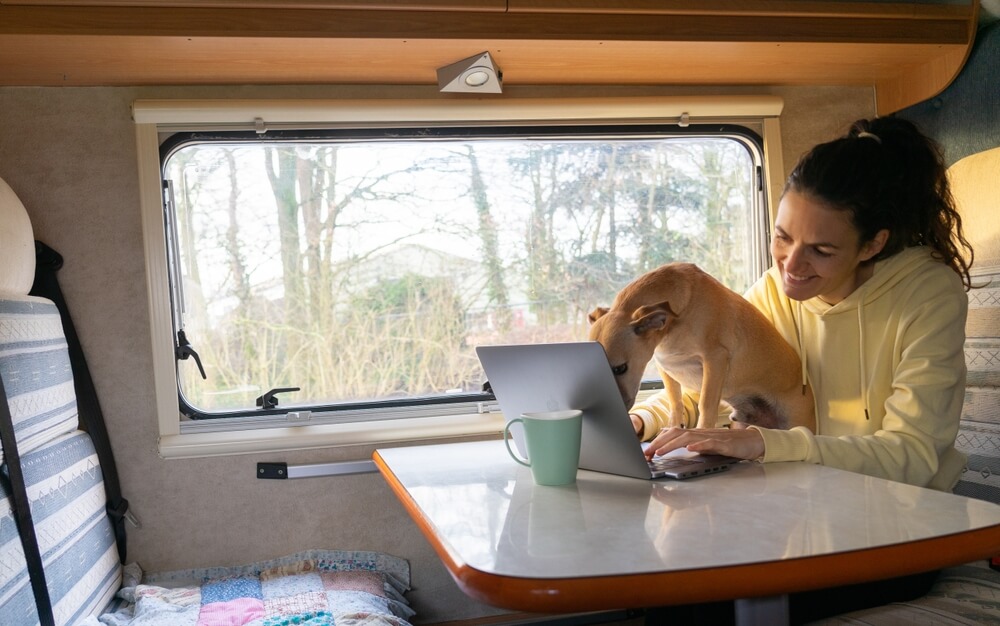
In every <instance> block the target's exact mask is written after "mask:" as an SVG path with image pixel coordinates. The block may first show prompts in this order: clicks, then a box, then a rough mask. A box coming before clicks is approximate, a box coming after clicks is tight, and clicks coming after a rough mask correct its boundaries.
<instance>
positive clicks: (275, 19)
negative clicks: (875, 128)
mask: <svg viewBox="0 0 1000 626" xmlns="http://www.w3.org/2000/svg"><path fill="white" fill-rule="evenodd" d="M391 15H392V18H391V19H386V18H387V13H386V12H385V11H353V10H345V11H338V10H280V9H220V8H203V9H195V8H177V9H174V8H160V7H51V6H9V5H4V6H0V34H49V35H144V36H170V35H175V36H189V37H232V36H258V37H304V38H305V37H309V38H313V37H348V38H353V39H367V38H378V39H381V38H388V39H397V38H398V39H543V40H560V41H562V40H601V41H720V42H730V41H773V42H779V41H780V42H792V41H800V42H805V41H814V42H816V41H826V42H844V43H847V42H857V43H940V44H951V43H963V42H965V41H967V39H968V33H969V28H970V25H969V20H968V19H954V18H950V17H935V18H929V19H920V20H915V19H892V18H886V17H876V18H872V19H863V20H859V19H857V18H855V17H837V18H824V17H814V16H805V17H798V16H791V17H781V16H715V15H630V14H589V13H587V14H557V13H502V14H498V13H480V12H446V11H394V12H392V13H391Z"/></svg>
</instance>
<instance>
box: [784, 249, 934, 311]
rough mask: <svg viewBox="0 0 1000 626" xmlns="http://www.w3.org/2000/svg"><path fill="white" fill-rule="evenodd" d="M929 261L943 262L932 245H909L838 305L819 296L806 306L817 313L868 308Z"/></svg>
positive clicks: (884, 262)
mask: <svg viewBox="0 0 1000 626" xmlns="http://www.w3.org/2000/svg"><path fill="white" fill-rule="evenodd" d="M928 263H940V261H938V260H936V259H935V258H934V257H933V256H932V255H931V250H930V249H929V248H927V247H924V246H917V247H913V248H906V249H904V250H903V251H902V252H900V253H898V254H894V255H893V256H891V257H889V258H888V259H883V260H881V261H877V262H876V263H875V270H874V272H873V273H872V276H871V278H869V279H868V280H866V281H865V282H864V283H863V284H862V285H861V286H860V287H858V288H857V289H855V290H854V291H853V292H852V293H851V294H850V295H849V296H847V297H846V298H844V299H843V300H841V301H840V302H838V303H837V304H832V305H831V304H827V303H826V302H823V300H821V299H820V298H818V297H816V298H810V299H808V300H805V301H803V302H802V306H803V307H804V308H805V309H806V310H808V311H809V312H810V313H813V314H815V315H837V314H840V313H849V312H852V311H855V310H856V309H859V308H864V305H865V304H867V303H871V302H874V301H875V300H878V299H879V298H881V297H883V296H885V295H886V294H887V293H890V292H891V291H892V289H893V288H894V287H895V286H896V285H898V284H899V283H900V282H902V281H904V280H906V279H907V277H909V276H911V275H913V274H917V273H919V272H920V271H921V270H922V268H923V266H924V265H926V264H928Z"/></svg>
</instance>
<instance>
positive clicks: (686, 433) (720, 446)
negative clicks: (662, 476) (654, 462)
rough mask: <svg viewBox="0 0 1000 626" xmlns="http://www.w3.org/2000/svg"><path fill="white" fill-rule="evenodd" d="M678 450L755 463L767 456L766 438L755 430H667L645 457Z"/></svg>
mask: <svg viewBox="0 0 1000 626" xmlns="http://www.w3.org/2000/svg"><path fill="white" fill-rule="evenodd" d="M677 448H687V449H688V450H689V451H691V452H698V453H701V454H721V455H724V456H731V457H735V458H737V459H746V460H748V461H753V460H756V459H759V458H760V457H762V456H764V438H763V437H761V436H760V433H759V432H757V430H756V429H754V428H741V429H732V428H664V429H663V430H661V431H660V433H659V434H658V435H656V437H655V438H654V439H653V440H652V441H651V442H650V443H649V447H648V448H646V456H647V457H649V458H652V457H653V455H657V454H666V453H667V452H670V451H671V450H676V449H677Z"/></svg>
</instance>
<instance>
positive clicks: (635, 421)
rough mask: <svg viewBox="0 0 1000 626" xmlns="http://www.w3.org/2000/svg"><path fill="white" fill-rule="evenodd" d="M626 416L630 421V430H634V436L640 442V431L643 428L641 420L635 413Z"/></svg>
mask: <svg viewBox="0 0 1000 626" xmlns="http://www.w3.org/2000/svg"><path fill="white" fill-rule="evenodd" d="M628 416H629V417H630V418H631V419H632V428H634V429H635V434H636V436H637V437H639V439H640V440H641V439H642V434H643V433H642V431H643V429H644V428H645V424H644V423H643V421H642V418H641V417H639V416H638V415H636V414H635V413H629V414H628Z"/></svg>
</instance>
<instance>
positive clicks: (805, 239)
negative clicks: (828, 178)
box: [771, 190, 888, 304]
mask: <svg viewBox="0 0 1000 626" xmlns="http://www.w3.org/2000/svg"><path fill="white" fill-rule="evenodd" d="M887 235H888V231H884V230H883V231H880V232H879V234H878V235H877V236H876V237H875V239H874V240H873V241H870V242H868V243H866V244H864V245H862V244H861V242H860V241H859V234H858V231H857V229H856V228H855V227H854V225H853V224H852V223H851V220H850V217H849V213H848V212H847V211H837V210H835V209H830V208H828V207H827V206H826V205H824V204H821V203H820V202H817V201H816V200H815V199H814V198H813V197H811V196H809V195H805V194H801V193H798V192H796V191H792V190H789V191H788V192H786V193H785V195H784V196H783V197H782V198H781V203H780V204H779V205H778V216H777V219H776V220H775V226H774V236H773V237H772V238H771V256H772V257H773V258H774V261H775V263H777V265H778V269H779V270H780V271H781V281H782V287H783V288H784V291H785V295H786V296H788V297H789V298H791V299H793V300H808V299H809V298H813V297H816V296H819V297H820V298H821V299H822V300H823V301H825V302H827V303H829V304H836V303H837V302H840V301H841V300H843V299H844V298H846V297H847V296H848V295H850V294H851V292H853V291H854V290H855V289H857V288H858V287H859V286H861V284H862V283H863V282H865V281H866V280H868V279H869V278H870V277H871V274H872V269H873V268H872V267H871V266H870V265H862V263H863V262H864V261H867V260H869V259H870V258H872V257H873V256H875V255H876V254H878V252H879V251H880V250H881V249H882V246H884V245H885V239H886V236H887Z"/></svg>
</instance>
